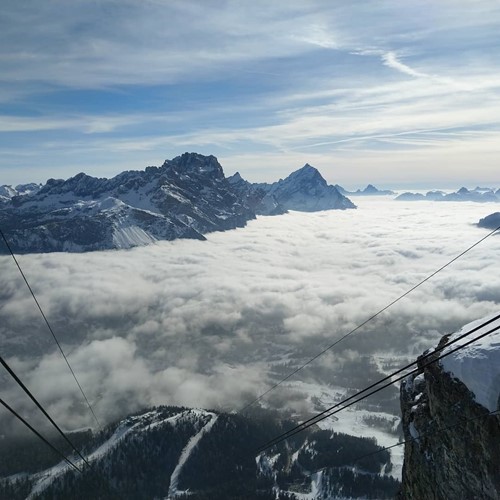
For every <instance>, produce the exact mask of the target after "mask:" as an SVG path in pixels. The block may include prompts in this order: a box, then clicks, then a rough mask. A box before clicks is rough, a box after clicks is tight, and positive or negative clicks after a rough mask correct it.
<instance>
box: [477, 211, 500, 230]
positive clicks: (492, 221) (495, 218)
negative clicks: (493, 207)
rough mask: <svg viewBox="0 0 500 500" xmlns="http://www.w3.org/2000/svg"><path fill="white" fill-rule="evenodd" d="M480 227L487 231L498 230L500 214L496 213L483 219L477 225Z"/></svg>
mask: <svg viewBox="0 0 500 500" xmlns="http://www.w3.org/2000/svg"><path fill="white" fill-rule="evenodd" d="M477 225H478V227H484V228H486V229H496V228H497V227H499V226H500V212H494V213H492V214H490V215H487V216H486V217H483V218H482V219H480V220H479V222H478V223H477Z"/></svg>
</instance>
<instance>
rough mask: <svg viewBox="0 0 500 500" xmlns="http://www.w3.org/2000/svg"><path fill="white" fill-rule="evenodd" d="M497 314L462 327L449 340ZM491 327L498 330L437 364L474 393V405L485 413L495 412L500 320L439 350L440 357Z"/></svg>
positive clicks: (498, 391) (498, 393)
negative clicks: (486, 410)
mask: <svg viewBox="0 0 500 500" xmlns="http://www.w3.org/2000/svg"><path fill="white" fill-rule="evenodd" d="M497 315H498V312H497V313H495V314H492V315H490V316H487V317H486V318H483V319H480V320H477V321H473V322H472V323H469V324H468V325H465V326H464V327H462V328H461V329H460V330H459V331H457V332H456V333H454V334H453V335H451V337H450V338H449V341H452V340H454V339H456V338H457V337H459V336H461V335H463V334H464V333H467V332H469V331H470V330H472V329H473V328H475V327H477V326H478V325H480V324H481V323H484V322H485V321H487V320H489V319H491V318H493V317H494V316H497ZM495 327H498V328H499V330H497V331H496V332H494V333H491V334H490V335H487V336H486V337H484V338H482V339H480V340H478V341H477V342H474V343H472V344H471V345H469V346H467V347H465V348H463V349H460V350H459V351H457V352H455V353H453V354H450V355H449V356H446V357H445V358H443V359H442V360H441V361H440V363H441V365H442V367H443V368H444V369H445V370H446V371H447V372H449V373H450V374H451V375H453V376H454V377H456V378H458V379H459V380H461V381H462V382H463V383H464V384H465V385H466V386H467V387H468V389H469V390H470V391H471V392H472V393H473V394H474V397H475V399H476V402H478V403H479V404H480V405H482V406H484V407H485V408H487V409H488V410H489V411H495V410H497V409H498V402H499V396H500V320H496V321H494V322H492V323H491V324H489V325H488V326H486V327H484V328H481V329H480V330H478V331H477V332H475V333H473V334H471V336H470V337H466V338H464V339H463V340H461V341H459V342H457V343H456V344H453V345H452V346H450V347H449V348H446V349H445V350H444V351H443V354H444V353H446V352H449V351H450V350H452V349H454V348H456V347H458V346H459V345H463V344H464V343H466V342H468V341H470V340H472V339H473V338H476V337H478V336H479V335H481V334H482V333H486V332H487V331H489V330H492V329H494V328H495Z"/></svg>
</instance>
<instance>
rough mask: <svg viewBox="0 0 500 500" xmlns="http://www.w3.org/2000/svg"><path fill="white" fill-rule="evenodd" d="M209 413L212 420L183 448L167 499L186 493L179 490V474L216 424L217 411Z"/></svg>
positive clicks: (172, 476)
mask: <svg viewBox="0 0 500 500" xmlns="http://www.w3.org/2000/svg"><path fill="white" fill-rule="evenodd" d="M203 414H204V415H206V414H207V412H203ZM208 415H210V416H211V419H210V421H209V422H208V423H207V424H206V425H205V426H204V427H202V429H201V430H200V431H199V432H198V433H197V434H195V435H194V436H193V437H192V438H191V439H190V440H189V442H188V444H187V445H186V447H185V448H184V449H183V450H182V453H181V456H180V458H179V462H178V463H177V466H176V467H175V469H174V472H172V475H171V476H170V488H169V490H168V497H167V500H170V499H171V498H174V497H175V496H177V495H180V494H183V493H185V492H183V491H179V490H178V486H179V476H180V474H181V471H182V468H183V467H184V465H185V464H186V462H187V461H188V460H189V457H190V456H191V453H192V452H193V450H194V449H195V448H196V445H197V444H198V443H199V442H200V440H201V438H202V437H203V436H204V435H205V434H207V433H208V432H210V430H211V429H212V427H213V426H214V424H215V422H216V421H217V415H215V413H208Z"/></svg>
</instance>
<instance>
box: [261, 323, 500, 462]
mask: <svg viewBox="0 0 500 500" xmlns="http://www.w3.org/2000/svg"><path fill="white" fill-rule="evenodd" d="M499 317H500V315H498V316H496V317H495V318H492V319H490V320H488V321H486V322H484V323H483V324H481V325H479V326H477V327H475V328H474V329H472V330H471V331H469V332H467V333H465V334H463V335H461V336H460V337H458V338H456V339H455V340H453V341H451V342H448V343H447V344H445V345H444V346H442V347H441V348H439V349H436V350H435V351H433V352H430V353H428V354H426V355H424V356H422V357H421V358H420V359H419V360H417V361H415V362H413V363H410V364H409V365H407V366H405V367H403V368H401V369H399V370H397V371H396V372H394V373H393V374H391V375H388V376H387V377H384V378H383V379H381V380H379V381H378V382H375V383H374V384H372V385H370V386H369V387H367V388H365V389H363V390H362V391H359V392H357V393H356V394H354V395H352V396H350V397H348V398H346V399H344V400H342V401H340V402H339V403H337V404H335V405H333V406H331V407H330V408H327V409H326V410H324V411H322V412H320V413H318V414H317V415H315V416H314V417H311V418H309V419H308V420H306V421H304V422H302V423H301V424H299V425H297V426H295V427H293V428H292V429H289V430H288V431H286V432H284V433H283V434H280V435H279V436H276V437H275V438H274V439H271V440H270V441H268V442H267V443H265V444H264V445H262V446H260V447H259V448H258V449H257V450H256V451H257V452H258V453H259V452H262V451H264V450H266V449H267V448H270V447H271V446H274V445H276V444H278V443H280V442H281V441H284V440H285V439H288V438H289V437H292V436H294V435H295V434H298V433H299V432H302V431H304V430H305V429H307V428H309V427H311V426H312V425H315V424H316V423H318V422H321V421H322V420H324V419H325V418H328V417H331V416H333V415H335V414H337V413H339V412H340V411H342V410H345V409H346V408H348V407H349V406H352V405H353V404H356V403H359V402H360V401H362V400H364V399H366V398H367V397H369V396H372V395H373V394H376V393H377V392H379V391H381V390H383V389H385V388H387V387H389V386H390V385H392V384H394V383H395V382H399V381H400V380H402V379H404V378H406V377H408V376H409V375H412V374H415V373H417V372H421V371H422V370H423V369H424V368H425V367H427V366H429V365H430V364H432V363H435V362H437V361H439V360H440V359H442V358H444V357H446V356H448V355H449V354H453V353H454V352H456V351H458V350H460V349H463V348H464V347H467V346H468V345H470V344H472V343H473V342H476V341H477V340H479V339H481V338H483V337H486V336H487V335H490V334H491V333H493V332H495V331H497V330H498V329H500V326H496V327H495V328H493V329H491V330H489V331H488V332H486V333H483V334H481V335H480V336H479V337H476V338H474V339H472V340H470V341H468V342H466V343H465V344H462V345H459V346H458V347H456V348H455V349H452V350H450V351H448V352H447V353H445V354H442V355H441V356H439V357H437V358H435V359H432V360H431V361H429V362H428V363H426V364H424V365H420V366H417V368H415V369H413V370H411V371H410V372H408V373H406V374H404V375H401V376H400V377H398V378H396V379H394V380H392V377H393V376H394V375H396V374H398V373H401V371H404V370H406V369H408V368H410V367H411V366H414V365H416V364H417V363H419V362H420V363H421V362H422V361H423V360H425V359H426V358H429V357H430V356H432V355H435V354H436V352H439V351H442V350H443V349H444V348H446V347H449V346H450V345H453V344H454V343H456V342H458V341H460V340H462V339H463V338H465V337H467V336H469V335H471V334H472V333H474V332H476V331H477V330H478V329H480V328H483V327H485V326H487V325H488V324H490V323H492V322H493V321H495V320H496V319H498V318H499ZM388 379H391V380H389V382H388V383H386V384H385V385H383V386H381V387H379V388H377V389H375V390H373V391H371V392H370V393H368V394H366V395H365V396H363V397H361V398H359V399H356V400H355V401H350V400H352V399H354V398H355V397H357V396H359V395H361V394H362V393H364V392H366V391H368V390H369V389H371V388H373V387H374V386H377V385H379V384H381V383H382V382H383V381H386V380H388ZM348 401H350V402H349V403H348V404H347V405H345V403H346V402H348ZM341 405H344V406H342V407H341V408H338V407H339V406H341ZM335 408H337V410H335V411H332V410H334V409H335Z"/></svg>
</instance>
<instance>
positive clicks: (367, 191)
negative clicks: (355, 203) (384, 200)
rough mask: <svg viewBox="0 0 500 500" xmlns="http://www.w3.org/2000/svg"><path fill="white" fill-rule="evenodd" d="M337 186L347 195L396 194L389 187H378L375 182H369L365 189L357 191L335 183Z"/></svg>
mask: <svg viewBox="0 0 500 500" xmlns="http://www.w3.org/2000/svg"><path fill="white" fill-rule="evenodd" d="M335 187H336V188H337V189H338V191H339V192H340V193H342V194H343V195H345V196H391V195H395V194H396V193H395V192H394V191H391V190H389V189H378V188H376V187H375V186H374V185H373V184H368V186H366V187H365V189H357V190H356V191H348V190H347V189H344V188H343V187H342V186H339V185H338V184H335Z"/></svg>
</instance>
